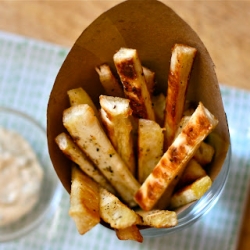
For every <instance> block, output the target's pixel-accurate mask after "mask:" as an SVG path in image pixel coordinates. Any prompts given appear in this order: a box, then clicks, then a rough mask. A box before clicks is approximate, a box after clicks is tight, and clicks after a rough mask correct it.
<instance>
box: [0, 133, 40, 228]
mask: <svg viewBox="0 0 250 250" xmlns="http://www.w3.org/2000/svg"><path fill="white" fill-rule="evenodd" d="M43 175H44V173H43V169H42V167H41V166H40V164H39V162H38V160H37V158H36V155H35V153H34V151H33V149H32V148H31V147H30V145H29V143H28V142H27V141H26V140H25V139H24V138H23V137H22V136H21V135H19V134H18V133H16V132H14V131H10V130H6V129H4V128H0V226H5V225H8V224H11V223H12V222H15V221H17V220H18V219H19V218H21V217H22V216H24V215H25V214H27V213H28V212H29V211H31V209H32V208H33V207H34V206H35V204H36V203H37V201H38V199H39V192H40V187H41V183H42V180H43Z"/></svg>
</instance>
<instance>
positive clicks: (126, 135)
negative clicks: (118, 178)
mask: <svg viewBox="0 0 250 250" xmlns="http://www.w3.org/2000/svg"><path fill="white" fill-rule="evenodd" d="M99 100H100V105H101V119H102V123H103V125H104V127H105V128H106V131H107V134H108V137H109V139H110V141H111V142H112V144H113V146H114V148H115V150H116V151H117V153H118V154H119V155H120V156H121V158H122V159H123V161H124V162H125V163H126V164H127V166H128V168H129V170H130V171H131V173H132V174H133V175H134V176H135V172H136V167H135V155H134V143H133V138H132V136H133V135H132V129H133V125H132V122H131V116H132V109H131V108H130V105H129V102H130V101H129V99H125V98H120V97H113V96H106V95H101V96H100V97H99Z"/></svg>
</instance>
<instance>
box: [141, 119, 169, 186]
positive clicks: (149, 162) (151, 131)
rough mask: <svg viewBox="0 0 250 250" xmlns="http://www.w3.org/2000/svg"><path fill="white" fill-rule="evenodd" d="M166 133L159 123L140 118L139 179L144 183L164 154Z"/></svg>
mask: <svg viewBox="0 0 250 250" xmlns="http://www.w3.org/2000/svg"><path fill="white" fill-rule="evenodd" d="M163 143H164V134H163V130H162V128H161V127H160V126H159V124H158V123H156V122H154V121H151V120H147V119H139V120H138V181H139V182H140V183H143V182H144V181H145V179H146V178H147V177H148V176H149V174H150V173H151V172H152V170H153V168H154V167H155V166H156V164H157V163H158V162H159V160H160V159H161V157H162V155H163Z"/></svg>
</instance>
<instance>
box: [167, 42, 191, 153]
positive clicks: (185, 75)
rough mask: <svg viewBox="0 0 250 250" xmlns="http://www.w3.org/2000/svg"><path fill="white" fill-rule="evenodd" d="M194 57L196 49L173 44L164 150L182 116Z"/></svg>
mask: <svg viewBox="0 0 250 250" xmlns="http://www.w3.org/2000/svg"><path fill="white" fill-rule="evenodd" d="M195 55H196V49H195V48H192V47H189V46H186V45H182V44H175V46H174V47H173V49H172V57H171V63H170V71H169V75H168V89H167V98H166V109H165V121H164V127H165V128H166V148H167V147H169V146H170V145H171V143H172V142H173V140H174V136H175V133H176V130H177V127H178V124H179V122H180V120H181V117H182V114H183V110H184V105H185V100H186V92H187V87H188V82H189V76H190V72H191V68H192V65H193V61H194V58H195Z"/></svg>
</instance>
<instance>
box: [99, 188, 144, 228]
mask: <svg viewBox="0 0 250 250" xmlns="http://www.w3.org/2000/svg"><path fill="white" fill-rule="evenodd" d="M100 215H101V218H102V219H103V220H104V221H105V222H107V223H109V224H110V226H111V227H112V228H115V229H124V228H127V227H130V226H133V225H136V224H138V223H140V222H141V217H140V216H139V215H138V214H136V212H135V211H134V210H132V209H130V208H129V207H127V206H126V205H124V204H123V203H122V202H121V201H120V200H119V199H118V198H117V197H116V196H115V195H113V194H111V193H110V192H108V191H107V190H106V189H104V188H100Z"/></svg>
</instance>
